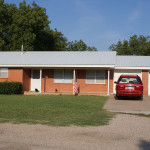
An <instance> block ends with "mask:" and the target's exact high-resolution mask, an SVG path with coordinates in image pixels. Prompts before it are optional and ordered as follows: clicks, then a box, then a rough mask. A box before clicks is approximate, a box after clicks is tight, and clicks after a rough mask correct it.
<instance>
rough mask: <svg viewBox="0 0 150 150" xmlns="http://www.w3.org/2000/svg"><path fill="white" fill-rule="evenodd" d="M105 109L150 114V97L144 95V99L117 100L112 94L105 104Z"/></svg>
mask: <svg viewBox="0 0 150 150" xmlns="http://www.w3.org/2000/svg"><path fill="white" fill-rule="evenodd" d="M104 109H107V110H109V111H112V112H124V113H137V114H150V97H149V96H144V99H143V101H140V100H137V99H135V98H132V99H131V98H129V99H125V98H122V99H120V100H116V99H115V97H114V95H111V96H110V98H109V99H108V101H107V102H106V104H105V105H104Z"/></svg>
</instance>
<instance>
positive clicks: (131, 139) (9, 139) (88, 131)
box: [0, 114, 150, 150]
mask: <svg viewBox="0 0 150 150" xmlns="http://www.w3.org/2000/svg"><path fill="white" fill-rule="evenodd" d="M0 150H150V118H147V117H139V116H134V115H128V114H118V115H117V116H116V117H115V118H113V119H112V120H111V121H110V124H109V125H105V126H98V127H76V126H71V127H51V126H46V125H39V124H36V125H29V124H11V123H2V124H0Z"/></svg>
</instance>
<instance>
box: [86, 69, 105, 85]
mask: <svg viewBox="0 0 150 150" xmlns="http://www.w3.org/2000/svg"><path fill="white" fill-rule="evenodd" d="M86 83H87V84H104V83H105V71H104V70H87V71H86Z"/></svg>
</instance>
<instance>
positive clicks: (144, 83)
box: [142, 70, 148, 95]
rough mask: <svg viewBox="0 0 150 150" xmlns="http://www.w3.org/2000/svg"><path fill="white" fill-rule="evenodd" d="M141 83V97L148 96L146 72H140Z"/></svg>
mask: <svg viewBox="0 0 150 150" xmlns="http://www.w3.org/2000/svg"><path fill="white" fill-rule="evenodd" d="M142 82H143V86H144V92H143V95H148V71H147V70H142Z"/></svg>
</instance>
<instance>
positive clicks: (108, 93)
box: [107, 69, 110, 95]
mask: <svg viewBox="0 0 150 150" xmlns="http://www.w3.org/2000/svg"><path fill="white" fill-rule="evenodd" d="M109 76H110V70H109V69H108V80H107V83H108V85H107V95H109Z"/></svg>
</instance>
